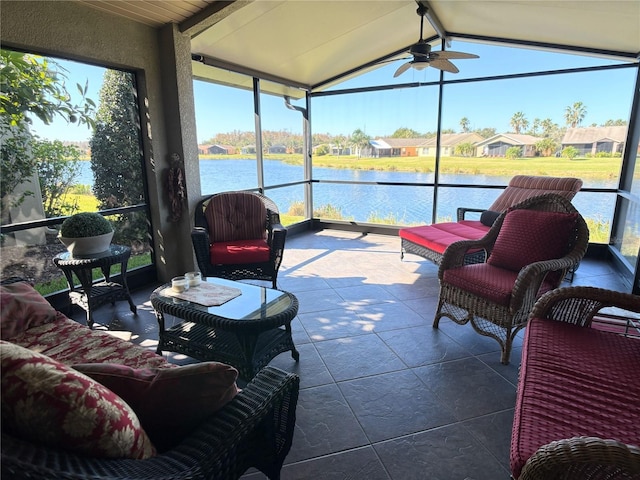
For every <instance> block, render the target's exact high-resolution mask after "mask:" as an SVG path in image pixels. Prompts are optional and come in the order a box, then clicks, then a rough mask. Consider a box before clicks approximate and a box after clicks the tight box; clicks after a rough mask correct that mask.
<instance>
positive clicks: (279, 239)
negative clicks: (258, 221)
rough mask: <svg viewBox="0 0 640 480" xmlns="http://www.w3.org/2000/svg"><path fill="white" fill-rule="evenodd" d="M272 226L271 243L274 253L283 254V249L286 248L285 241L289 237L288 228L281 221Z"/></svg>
mask: <svg viewBox="0 0 640 480" xmlns="http://www.w3.org/2000/svg"><path fill="white" fill-rule="evenodd" d="M271 227H272V229H271V235H270V237H271V241H270V242H269V245H270V247H271V251H272V255H273V254H274V252H280V254H282V251H283V250H284V243H285V241H286V239H287V228H286V227H284V226H283V225H282V224H280V223H275V224H273V225H272V226H271Z"/></svg>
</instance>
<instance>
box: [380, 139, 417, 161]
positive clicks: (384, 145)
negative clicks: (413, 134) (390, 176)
mask: <svg viewBox="0 0 640 480" xmlns="http://www.w3.org/2000/svg"><path fill="white" fill-rule="evenodd" d="M425 141H426V139H424V138H391V137H385V138H376V139H375V140H371V141H370V143H371V146H372V147H373V156H374V157H417V156H418V149H419V148H420V147H421V146H422V145H423V144H424V143H425Z"/></svg>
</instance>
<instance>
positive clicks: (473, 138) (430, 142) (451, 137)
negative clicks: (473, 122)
mask: <svg viewBox="0 0 640 480" xmlns="http://www.w3.org/2000/svg"><path fill="white" fill-rule="evenodd" d="M436 140H437V137H435V136H434V137H432V138H428V139H427V140H426V141H425V142H424V143H423V144H422V145H421V146H420V147H418V155H421V156H426V157H429V156H431V157H435V156H436ZM482 140H484V139H483V138H482V136H481V135H480V134H478V133H475V132H473V133H443V134H442V135H440V155H442V156H447V157H451V156H453V155H455V151H456V147H457V146H458V145H460V144H463V143H470V144H472V145H473V146H475V145H477V144H478V143H479V142H481V141H482Z"/></svg>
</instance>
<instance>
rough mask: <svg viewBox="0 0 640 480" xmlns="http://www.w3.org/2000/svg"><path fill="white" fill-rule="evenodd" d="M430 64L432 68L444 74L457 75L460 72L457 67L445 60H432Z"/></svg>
mask: <svg viewBox="0 0 640 480" xmlns="http://www.w3.org/2000/svg"><path fill="white" fill-rule="evenodd" d="M430 63H431V66H432V67H434V68H438V69H440V70H444V71H445V72H450V73H458V72H459V71H460V70H458V67H456V66H455V65H454V64H453V63H451V62H450V61H449V60H447V59H445V58H434V59H432V60H431V62H430Z"/></svg>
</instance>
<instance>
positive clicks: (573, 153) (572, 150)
mask: <svg viewBox="0 0 640 480" xmlns="http://www.w3.org/2000/svg"><path fill="white" fill-rule="evenodd" d="M579 153H580V152H578V149H577V148H576V147H573V146H571V145H569V146H568V147H565V148H564V149H563V150H562V156H563V157H566V158H568V159H569V160H573V159H574V158H576V157H577V156H578V154H579Z"/></svg>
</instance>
